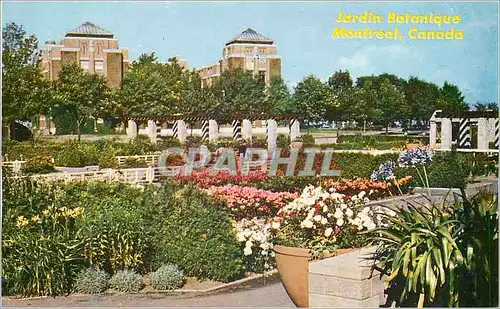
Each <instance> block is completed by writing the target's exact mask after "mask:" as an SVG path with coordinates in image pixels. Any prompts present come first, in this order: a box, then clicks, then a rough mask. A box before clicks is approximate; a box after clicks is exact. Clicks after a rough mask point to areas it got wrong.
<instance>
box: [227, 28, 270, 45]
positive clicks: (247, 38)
mask: <svg viewBox="0 0 500 309" xmlns="http://www.w3.org/2000/svg"><path fill="white" fill-rule="evenodd" d="M233 43H250V44H269V45H271V44H273V40H271V39H270V38H268V37H265V36H263V35H262V34H260V33H258V32H256V31H255V30H253V29H250V28H248V29H247V30H245V31H243V32H242V33H240V34H239V35H238V36H236V37H234V38H233V39H232V40H231V41H229V42H227V43H226V46H227V45H229V44H233Z"/></svg>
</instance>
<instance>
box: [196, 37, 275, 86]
mask: <svg viewBox="0 0 500 309" xmlns="http://www.w3.org/2000/svg"><path fill="white" fill-rule="evenodd" d="M235 68H242V69H243V70H246V71H248V72H251V73H252V74H253V75H254V76H257V77H258V78H259V79H260V80H262V81H263V82H264V83H265V84H266V86H269V81H270V80H271V78H272V77H274V76H281V57H280V56H278V55H277V48H276V45H275V44H274V42H273V40H272V39H270V38H268V37H265V36H263V35H262V34H260V33H257V32H256V31H254V30H253V29H250V28H249V29H247V30H245V31H243V32H242V33H240V34H239V35H238V36H236V37H235V38H233V39H232V40H230V41H229V42H227V43H226V46H225V47H224V48H223V49H222V59H221V60H220V61H219V62H218V63H217V64H214V65H211V66H206V67H203V68H200V69H198V70H197V72H198V73H199V74H200V76H201V80H202V86H203V87H207V86H211V85H212V84H213V82H214V79H215V78H216V77H217V76H219V75H220V74H221V72H223V71H225V70H231V69H235Z"/></svg>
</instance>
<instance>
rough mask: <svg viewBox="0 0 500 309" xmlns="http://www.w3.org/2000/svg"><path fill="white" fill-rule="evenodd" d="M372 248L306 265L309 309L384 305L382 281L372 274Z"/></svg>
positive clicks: (376, 272)
mask: <svg viewBox="0 0 500 309" xmlns="http://www.w3.org/2000/svg"><path fill="white" fill-rule="evenodd" d="M374 251H375V247H369V248H363V249H360V250H357V251H354V252H351V253H347V254H343V255H339V256H335V257H331V258H327V259H324V260H320V261H314V262H311V263H309V307H330V308H332V307H338V308H346V307H356V308H360V307H370V308H376V307H379V306H380V305H383V304H385V299H386V297H385V295H384V289H385V286H384V282H383V279H384V278H382V279H381V278H380V272H378V271H376V270H374V271H373V272H372V265H373V262H372V261H371V260H368V259H367V258H369V257H371V255H372V253H373V252H374Z"/></svg>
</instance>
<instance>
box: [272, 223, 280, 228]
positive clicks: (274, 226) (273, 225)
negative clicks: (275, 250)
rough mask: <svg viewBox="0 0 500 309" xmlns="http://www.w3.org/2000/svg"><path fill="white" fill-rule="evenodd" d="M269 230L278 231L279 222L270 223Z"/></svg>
mask: <svg viewBox="0 0 500 309" xmlns="http://www.w3.org/2000/svg"><path fill="white" fill-rule="evenodd" d="M271 228H273V229H275V230H276V229H279V228H280V223H279V222H273V223H271Z"/></svg>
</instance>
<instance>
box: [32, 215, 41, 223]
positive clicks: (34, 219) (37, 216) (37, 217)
mask: <svg viewBox="0 0 500 309" xmlns="http://www.w3.org/2000/svg"><path fill="white" fill-rule="evenodd" d="M31 221H33V222H39V221H40V216H39V215H36V216H33V217H31Z"/></svg>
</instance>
